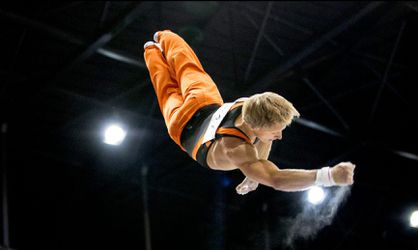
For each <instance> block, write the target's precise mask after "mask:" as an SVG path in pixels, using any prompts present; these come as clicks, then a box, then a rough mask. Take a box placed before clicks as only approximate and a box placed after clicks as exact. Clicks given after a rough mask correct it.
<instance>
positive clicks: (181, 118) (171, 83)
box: [144, 30, 223, 151]
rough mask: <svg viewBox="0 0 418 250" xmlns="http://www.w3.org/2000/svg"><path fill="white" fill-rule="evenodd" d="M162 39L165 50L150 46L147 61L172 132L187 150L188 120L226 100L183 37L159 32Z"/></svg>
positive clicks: (166, 122) (146, 56) (146, 53)
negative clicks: (182, 139)
mask: <svg viewBox="0 0 418 250" xmlns="http://www.w3.org/2000/svg"><path fill="white" fill-rule="evenodd" d="M158 41H159V43H160V45H161V47H162V50H163V52H161V50H160V49H159V48H158V47H156V46H149V47H147V48H146V49H145V51H144V58H145V63H146V65H147V68H148V71H149V74H150V78H151V81H152V84H153V86H154V90H155V93H156V94H157V99H158V104H159V106H160V110H161V112H162V114H163V117H164V121H165V124H166V126H167V130H168V134H169V135H170V137H171V138H172V139H173V140H174V142H175V143H176V144H177V145H179V146H180V147H181V148H182V149H183V150H184V151H186V150H185V149H184V147H183V146H182V145H181V142H180V137H181V132H182V131H183V128H184V127H185V125H186V123H187V122H188V121H189V120H190V118H192V116H193V115H194V113H195V112H196V111H198V110H199V109H200V108H202V107H204V106H207V105H210V104H218V105H222V104H223V100H222V97H221V95H220V93H219V91H218V88H217V87H216V84H215V83H214V82H213V80H212V78H211V77H210V76H209V75H208V74H207V73H206V72H205V70H204V69H203V67H202V65H201V64H200V61H199V59H198V58H197V56H196V55H195V53H194V52H193V50H192V48H190V46H189V45H188V44H187V43H186V41H184V40H183V38H181V37H180V36H178V35H177V34H175V33H173V32H171V31H170V30H164V31H159V32H158Z"/></svg>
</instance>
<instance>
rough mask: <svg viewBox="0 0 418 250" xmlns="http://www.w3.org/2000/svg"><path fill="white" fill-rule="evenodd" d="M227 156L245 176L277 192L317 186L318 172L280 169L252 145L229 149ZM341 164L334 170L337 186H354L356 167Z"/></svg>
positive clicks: (245, 144)
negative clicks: (262, 156) (261, 155)
mask: <svg viewBox="0 0 418 250" xmlns="http://www.w3.org/2000/svg"><path fill="white" fill-rule="evenodd" d="M226 154H227V156H228V157H229V159H230V161H231V162H232V163H233V164H234V165H235V166H237V167H238V168H239V169H240V170H241V171H242V172H243V174H244V175H245V176H247V177H248V178H250V179H252V180H254V181H257V182H259V183H261V184H263V185H266V186H270V187H272V188H274V189H276V190H281V191H288V192H291V191H302V190H306V189H308V188H310V187H311V186H313V185H315V180H316V174H317V171H318V170H302V169H279V168H278V167H277V166H276V165H275V164H274V163H273V162H271V161H269V160H264V159H260V157H259V156H258V154H257V150H256V149H255V147H254V146H253V145H251V144H248V143H239V144H237V145H235V146H234V147H229V148H228V149H227V151H226ZM341 164H343V163H340V164H338V165H337V166H335V167H334V168H333V169H332V177H333V178H334V181H335V183H336V185H347V184H352V183H353V170H354V167H351V165H352V164H351V163H345V165H344V166H341ZM349 164H351V165H350V166H349ZM353 166H354V165H353Z"/></svg>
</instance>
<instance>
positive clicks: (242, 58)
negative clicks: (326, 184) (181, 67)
mask: <svg viewBox="0 0 418 250" xmlns="http://www.w3.org/2000/svg"><path fill="white" fill-rule="evenodd" d="M0 25H1V30H2V36H1V49H2V52H1V55H2V56H1V57H0V79H1V92H0V98H1V99H0V100H1V116H0V120H1V122H2V143H3V144H2V145H3V146H2V153H3V154H2V156H3V157H2V159H3V160H2V166H3V167H4V168H3V169H7V194H8V221H7V220H6V219H5V218H6V217H3V220H2V225H3V234H2V240H3V241H2V243H3V244H4V245H9V246H10V247H12V248H13V249H19V250H32V249H42V250H47V249H51V250H52V249H53V250H58V249H60V250H61V249H62V250H64V249H71V250H73V249H103V250H104V249H124V250H125V249H126V250H127V249H147V250H148V249H164V250H165V249H217V250H218V249H225V250H234V249H237V250H238V249H239V250H245V249H251V250H253V249H257V250H258V249H291V248H292V247H293V248H294V249H333V250H342V249H358V248H360V247H370V248H371V247H373V248H377V249H405V250H406V249H418V230H417V229H412V228H410V227H409V226H408V213H409V212H410V211H411V210H412V209H414V208H415V209H418V188H416V184H417V176H418V164H417V163H418V150H417V143H416V141H417V139H418V138H417V127H418V126H417V119H416V116H417V97H416V96H417V92H416V84H417V80H418V75H417V72H418V67H417V65H418V64H417V63H416V58H418V53H417V52H418V38H417V36H416V32H417V30H418V4H417V2H413V1H406V2H364V1H358V2H351V1H350V2H343V1H339V2H328V1H323V2H316V1H304V2H246V1H245V2H221V1H219V2H218V1H211V2H61V3H60V2H54V1H46V2H37V1H32V2H25V3H24V2H14V3H13V4H12V3H11V2H9V3H5V2H3V3H2V4H0ZM162 29H170V30H172V31H174V32H176V33H178V34H180V35H182V36H183V37H184V38H185V40H186V41H188V42H189V43H190V45H191V46H192V48H193V49H194V50H195V52H196V54H197V55H198V57H199V58H200V60H201V62H202V64H203V66H204V68H205V69H206V71H207V72H208V73H209V74H210V75H211V76H212V78H213V79H214V81H215V82H216V83H217V85H218V87H219V89H220V91H221V93H222V95H223V98H224V100H225V101H232V100H234V99H236V98H238V97H241V96H249V95H252V94H255V93H260V92H264V91H274V92H277V93H279V94H281V95H283V96H285V97H286V98H287V99H289V100H290V101H291V102H293V103H294V105H295V107H296V108H297V109H298V110H299V111H300V113H301V118H300V119H298V120H296V121H295V122H294V123H293V124H292V126H291V127H289V128H287V129H286V130H285V132H284V138H283V140H282V141H280V142H275V144H274V145H273V148H272V152H271V157H270V159H271V160H272V161H273V162H275V163H276V164H277V165H278V166H279V167H281V168H303V169H315V168H319V167H322V166H324V165H331V164H336V163H338V162H340V161H352V162H354V163H355V164H356V165H357V168H356V175H355V183H354V185H353V186H352V188H351V190H350V192H351V193H350V194H349V196H348V197H346V198H347V199H346V201H345V202H344V203H342V204H340V207H339V209H338V210H335V211H334V213H335V214H334V215H335V216H334V217H333V218H331V219H330V218H328V219H329V221H328V223H327V224H324V225H323V226H319V227H317V228H316V230H314V231H309V230H308V229H309V228H314V227H313V226H315V225H316V223H317V222H318V221H319V220H320V219H321V218H322V217H321V216H322V215H321V214H320V215H318V213H317V211H318V209H321V208H320V207H309V206H308V205H307V204H306V202H305V201H304V197H305V195H306V194H305V192H294V193H286V192H280V191H275V190H273V189H271V188H268V187H264V186H260V187H259V188H258V190H257V191H256V192H252V193H249V194H247V195H245V196H240V195H237V194H236V193H235V190H234V187H235V186H236V185H237V184H238V183H239V182H240V181H241V180H242V179H243V175H242V174H241V173H240V172H239V171H238V170H237V171H230V172H220V171H213V170H208V169H204V168H202V167H200V166H199V165H197V163H195V162H194V161H193V160H192V159H191V158H189V157H188V156H187V155H186V154H185V153H184V152H182V151H181V150H180V149H179V148H178V147H177V146H176V145H175V144H174V142H172V141H171V140H170V139H169V137H168V135H167V133H166V128H165V126H164V122H163V119H162V116H161V113H160V111H159V108H158V105H157V103H156V97H155V94H154V92H153V88H152V85H151V83H150V79H149V75H148V71H147V69H146V67H145V65H144V59H143V44H144V43H145V42H146V41H148V40H151V39H152V35H153V34H154V32H155V31H158V30H162ZM414 87H415V88H414ZM114 119H117V120H119V121H121V122H123V123H124V124H125V125H126V126H127V127H128V135H127V138H126V140H125V141H124V143H123V144H122V145H121V146H120V147H114V146H109V145H105V144H103V143H102V141H101V136H102V130H103V127H104V125H105V124H106V123H107V122H109V121H111V120H114ZM3 172H4V171H3ZM2 183H5V182H4V180H3V181H2ZM4 190H5V189H4V185H3V191H4ZM339 191H340V189H338V188H329V189H328V192H329V193H330V195H329V197H333V196H337V195H338V192H339ZM2 204H3V205H4V204H5V203H4V202H3V203H2ZM328 205H329V206H330V205H331V203H325V205H323V209H325V208H326V206H328ZM3 211H4V209H3ZM324 211H325V210H324ZM3 214H4V213H3ZM301 214H302V215H303V214H308V215H309V216H308V217H303V216H302V217H300V215H301ZM7 222H8V230H4V228H6V227H4V225H6V224H7ZM296 222H298V223H299V224H298V225H296V224H295V223H296ZM6 229H7V228H6ZM293 229H294V230H295V232H296V233H295V235H301V234H302V233H303V232H305V233H306V234H305V236H304V237H297V236H295V237H294V239H295V240H294V241H293V242H292V244H290V245H289V244H286V242H287V241H286V239H288V237H289V235H291V233H290V231H291V230H293ZM314 229H315V228H314ZM5 233H6V234H7V233H8V234H9V236H7V235H6V234H5ZM146 235H148V236H146ZM147 237H148V239H150V241H147ZM7 238H8V242H7ZM5 242H6V244H5ZM147 242H148V243H150V244H148V245H147ZM0 245H1V244H0Z"/></svg>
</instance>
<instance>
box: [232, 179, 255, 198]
mask: <svg viewBox="0 0 418 250" xmlns="http://www.w3.org/2000/svg"><path fill="white" fill-rule="evenodd" d="M257 187H258V182H256V181H253V180H251V179H250V178H248V177H245V179H244V180H243V181H242V182H241V183H240V184H239V185H238V186H237V187H236V188H235V190H236V191H237V193H238V194H241V195H244V194H247V193H248V192H251V191H254V190H256V189H257Z"/></svg>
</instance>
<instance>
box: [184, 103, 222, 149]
mask: <svg viewBox="0 0 418 250" xmlns="http://www.w3.org/2000/svg"><path fill="white" fill-rule="evenodd" d="M219 107H220V106H219V105H217V104H211V105H208V106H205V107H203V108H201V109H199V110H198V111H197V112H196V113H195V114H194V115H193V116H192V118H191V119H190V120H189V121H188V122H187V124H186V126H185V127H184V129H183V131H182V133H181V137H180V142H181V145H183V147H184V148H185V149H186V151H187V153H188V154H189V155H190V156H192V155H191V153H192V150H193V148H194V147H195V145H196V143H197V141H198V140H199V138H200V136H202V135H203V133H204V132H205V129H206V127H207V125H208V124H209V121H210V118H211V116H212V114H213V113H215V111H216V110H217V109H218V108H219Z"/></svg>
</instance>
